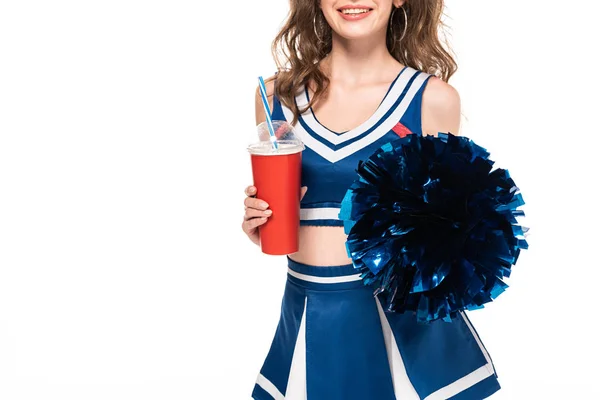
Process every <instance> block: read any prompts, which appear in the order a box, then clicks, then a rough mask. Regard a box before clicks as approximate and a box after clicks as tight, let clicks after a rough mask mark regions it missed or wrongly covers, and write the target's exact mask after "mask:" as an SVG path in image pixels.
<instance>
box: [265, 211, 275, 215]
mask: <svg viewBox="0 0 600 400" xmlns="http://www.w3.org/2000/svg"><path fill="white" fill-rule="evenodd" d="M272 212H273V211H271V210H266V211H265V214H267V215H269V214H271V213H272Z"/></svg>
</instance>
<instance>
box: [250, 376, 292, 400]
mask: <svg viewBox="0 0 600 400" xmlns="http://www.w3.org/2000/svg"><path fill="white" fill-rule="evenodd" d="M256 383H257V384H258V385H259V386H260V387H261V388H263V389H264V390H265V392H267V393H269V394H270V395H271V396H272V397H273V398H274V399H275V400H285V397H283V394H281V392H280V391H279V389H277V387H275V385H273V382H271V381H270V380H268V379H267V378H265V376H264V375H263V374H258V378H257V379H256Z"/></svg>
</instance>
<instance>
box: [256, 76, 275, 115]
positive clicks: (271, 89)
mask: <svg viewBox="0 0 600 400" xmlns="http://www.w3.org/2000/svg"><path fill="white" fill-rule="evenodd" d="M275 77H276V75H272V76H270V77H268V78H267V79H265V88H266V89H267V99H268V100H269V108H270V109H271V110H273V94H274V93H275ZM254 110H255V114H256V125H258V124H260V123H262V122H265V120H266V119H267V116H266V115H265V108H264V106H263V102H262V96H261V94H260V87H259V86H258V85H256V93H255V95H254Z"/></svg>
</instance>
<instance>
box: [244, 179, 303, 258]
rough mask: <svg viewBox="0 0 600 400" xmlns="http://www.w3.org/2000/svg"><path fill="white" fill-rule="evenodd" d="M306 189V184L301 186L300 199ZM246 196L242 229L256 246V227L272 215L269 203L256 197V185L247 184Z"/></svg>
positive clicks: (257, 238) (257, 235)
mask: <svg viewBox="0 0 600 400" xmlns="http://www.w3.org/2000/svg"><path fill="white" fill-rule="evenodd" d="M307 190H308V187H307V186H302V188H301V189H300V200H302V198H303V197H304V195H305V194H306V191H307ZM244 193H245V194H246V198H245V199H244V208H245V213H244V220H243V222H242V230H243V231H244V233H245V234H246V235H247V236H248V238H249V239H250V240H251V241H252V243H254V244H255V245H257V246H260V235H259V230H258V227H259V226H260V225H262V224H264V223H265V222H267V219H268V218H269V217H270V216H271V215H273V212H272V211H271V210H270V209H269V204H267V202H266V201H264V200H262V199H259V198H256V187H255V186H252V185H250V186H248V187H246V189H245V190H244Z"/></svg>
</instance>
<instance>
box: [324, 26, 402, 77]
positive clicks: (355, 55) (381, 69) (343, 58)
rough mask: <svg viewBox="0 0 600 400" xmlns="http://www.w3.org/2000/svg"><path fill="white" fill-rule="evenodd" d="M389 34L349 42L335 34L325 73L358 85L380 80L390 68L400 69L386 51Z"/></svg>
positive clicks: (326, 61)
mask: <svg viewBox="0 0 600 400" xmlns="http://www.w3.org/2000/svg"><path fill="white" fill-rule="evenodd" d="M386 33H387V32H386V31H383V32H379V33H378V34H377V35H373V37H370V38H364V39H346V38H343V37H341V36H338V35H336V34H335V32H334V33H333V37H332V43H331V52H330V53H329V54H328V55H327V57H326V58H325V59H323V61H322V65H323V68H324V70H325V72H326V74H327V75H328V76H329V78H330V79H332V80H335V81H338V82H344V83H347V84H349V85H358V84H361V83H365V82H372V81H374V80H377V79H381V76H382V75H384V74H385V71H387V70H388V67H389V69H391V70H397V69H398V66H399V65H400V63H398V61H397V60H396V59H395V58H394V57H392V55H391V54H390V52H389V51H388V49H387V46H386V41H385V40H386ZM374 65H377V68H374V67H373V66H374Z"/></svg>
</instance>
